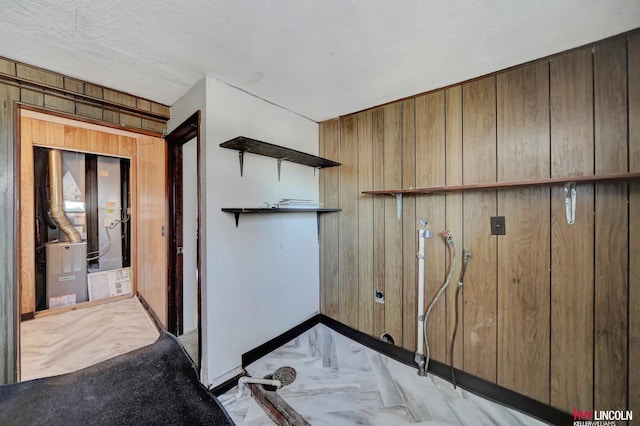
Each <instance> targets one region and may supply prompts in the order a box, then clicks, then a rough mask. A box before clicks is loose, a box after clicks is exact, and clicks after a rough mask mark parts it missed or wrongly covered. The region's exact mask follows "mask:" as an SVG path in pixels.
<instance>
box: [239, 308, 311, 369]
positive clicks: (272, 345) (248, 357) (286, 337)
mask: <svg viewBox="0 0 640 426" xmlns="http://www.w3.org/2000/svg"><path fill="white" fill-rule="evenodd" d="M318 323H320V314H316V315H314V316H312V317H311V318H309V319H308V320H306V321H305V322H303V323H300V324H298V325H297V326H295V327H293V328H292V329H291V330H288V331H285V332H284V333H282V334H280V335H279V336H276V337H274V338H273V339H271V340H269V341H268V342H267V343H263V344H262V345H260V346H258V347H257V348H255V349H252V350H250V351H249V352H246V353H244V354H242V368H244V367H246V366H247V365H249V364H251V363H252V362H255V361H257V360H259V359H260V358H262V357H263V356H265V355H266V354H268V353H269V352H272V351H274V350H275V349H277V348H279V347H280V346H282V345H284V344H285V343H287V342H288V341H290V340H293V339H295V338H296V337H298V336H299V335H301V334H302V333H304V332H305V331H307V330H309V329H311V328H312V327H313V326H315V325H316V324H318Z"/></svg>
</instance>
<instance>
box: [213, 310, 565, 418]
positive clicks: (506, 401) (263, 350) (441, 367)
mask: <svg viewBox="0 0 640 426" xmlns="http://www.w3.org/2000/svg"><path fill="white" fill-rule="evenodd" d="M316 324H324V325H326V326H327V327H329V328H331V329H332V330H334V331H336V332H338V333H340V334H342V335H343V336H346V337H348V338H350V339H352V340H354V341H356V342H358V343H360V344H362V345H364V346H366V347H368V348H370V349H373V350H375V351H378V352H380V353H382V354H384V355H386V356H388V357H390V358H393V359H395V360H396V361H398V362H401V363H403V364H406V365H408V366H411V367H415V368H416V372H417V366H416V363H415V361H414V353H413V352H411V351H408V350H406V349H403V348H401V347H398V346H394V345H391V344H389V343H385V342H383V341H381V340H378V339H376V338H375V337H372V336H370V335H368V334H365V333H363V332H361V331H358V330H355V329H353V328H351V327H349V326H347V325H345V324H343V323H341V322H339V321H336V320H335V319H333V318H331V317H328V316H326V315H324V314H317V315H315V316H313V317H311V318H309V319H308V320H306V321H305V322H303V323H301V324H299V325H297V326H295V327H294V328H292V329H291V330H288V331H286V332H284V333H282V334H280V335H279V336H277V337H275V338H273V339H271V340H269V341H268V342H266V343H264V344H262V345H260V346H258V347H257V348H255V349H252V350H251V351H249V352H247V353H245V354H243V355H242V367H243V368H244V367H246V366H247V365H249V364H251V363H253V362H255V361H257V360H258V359H260V358H262V357H263V356H265V355H266V354H268V353H270V352H272V351H273V350H275V349H276V348H278V347H280V346H282V345H284V344H285V343H287V342H289V341H291V340H293V339H295V338H296V337H298V336H300V335H301V334H302V333H304V332H305V331H307V330H309V329H310V328H312V327H313V326H315V325H316ZM428 372H430V373H433V374H435V375H436V376H438V377H440V378H442V379H444V380H446V381H448V382H452V379H451V370H450V366H449V365H447V364H445V363H442V362H439V361H435V360H430V362H429V367H428ZM454 374H455V376H456V385H457V386H460V387H461V388H462V389H464V390H466V391H469V392H471V393H474V394H476V395H479V396H481V397H483V398H486V399H489V400H491V401H493V402H495V403H498V404H501V405H504V406H507V407H509V408H513V409H514V410H517V411H520V412H522V413H525V414H527V415H530V416H532V417H535V418H537V419H539V420H541V421H544V422H547V423H551V424H557V425H560V424H572V422H573V415H571V414H569V413H565V412H563V411H560V410H558V409H557V408H553V407H551V406H549V405H547V404H543V403H542V402H540V401H536V400H535V399H532V398H529V397H528V396H525V395H522V394H519V393H517V392H514V391H512V390H510V389H507V388H504V387H502V386H500V385H497V384H495V383H492V382H489V381H487V380H484V379H481V378H479V377H476V376H474V375H471V374H469V373H466V372H464V371H462V370H458V369H457V368H454ZM239 377H240V376H238V377H235V378H232V379H230V380H229V381H228V382H225V383H223V384H222V385H220V386H218V387H217V388H215V389H214V390H213V392H214V394H216V395H221V394H223V393H225V392H227V391H228V390H229V389H231V388H232V387H233V386H235V385H236V383H237V381H238V378H239ZM218 392H219V393H218Z"/></svg>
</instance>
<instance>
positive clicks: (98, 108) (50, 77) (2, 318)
mask: <svg viewBox="0 0 640 426" xmlns="http://www.w3.org/2000/svg"><path fill="white" fill-rule="evenodd" d="M18 102H21V103H23V104H27V105H33V106H36V107H40V108H45V109H50V110H53V111H59V112H61V113H65V114H70V115H75V116H77V117H79V118H81V119H84V118H86V119H91V120H94V121H101V122H104V123H105V124H107V125H113V124H120V125H125V126H127V127H129V128H136V129H140V130H145V131H147V132H157V133H161V132H163V131H164V130H165V129H166V120H167V119H168V118H169V113H170V109H169V107H168V106H165V105H161V104H158V103H156V102H152V101H149V100H146V99H142V98H138V97H135V96H131V95H128V94H126V93H121V92H117V91H114V90H110V89H108V88H105V87H101V86H97V85H95V84H91V83H89V82H84V81H80V80H77V79H73V78H70V77H67V76H63V75H60V74H57V73H53V72H49V71H46V70H43V69H39V68H35V67H31V66H29V65H26V64H22V63H19V62H16V61H13V60H10V59H7V58H0V235H2V236H3V238H0V384H4V383H12V382H14V381H15V380H16V377H17V358H18V336H17V335H16V330H17V324H18V321H19V305H18V294H17V293H18V289H17V286H16V282H17V278H18V269H17V267H16V260H17V258H18V253H17V250H16V246H15V244H16V242H17V227H16V225H17V222H18V218H17V216H16V214H15V212H16V209H17V207H18V204H17V202H16V197H17V195H18V191H17V190H16V188H17V186H16V185H17V183H18V178H17V175H16V173H17V172H18V170H17V167H16V165H17V161H16V158H15V157H16V156H15V154H16V152H15V149H14V147H15V138H16V134H17V129H16V103H18Z"/></svg>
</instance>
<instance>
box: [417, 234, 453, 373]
mask: <svg viewBox="0 0 640 426" xmlns="http://www.w3.org/2000/svg"><path fill="white" fill-rule="evenodd" d="M440 235H441V236H442V237H443V238H444V240H445V242H446V243H447V246H448V247H449V250H451V257H452V259H451V264H450V265H449V273H448V274H447V279H446V280H445V282H444V284H442V287H440V290H438V292H437V293H436V295H435V297H434V298H433V301H432V302H431V304H430V305H429V307H428V308H427V312H425V314H424V329H423V330H424V343H425V346H426V348H427V356H426V358H425V370H428V369H429V357H430V355H431V354H430V350H429V337H428V336H427V322H428V321H429V314H430V313H431V310H432V309H433V307H434V306H435V305H436V302H438V299H439V298H440V296H441V295H442V293H443V292H444V291H445V290H446V288H447V287H448V286H449V282H451V274H453V270H454V269H455V268H456V247H455V244H454V243H453V236H452V235H451V233H450V232H449V231H444V232H441V233H440ZM425 374H426V373H425Z"/></svg>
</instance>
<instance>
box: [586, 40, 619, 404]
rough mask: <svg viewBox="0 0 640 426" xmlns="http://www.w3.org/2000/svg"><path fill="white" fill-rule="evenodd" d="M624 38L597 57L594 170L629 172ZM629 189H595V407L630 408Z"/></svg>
mask: <svg viewBox="0 0 640 426" xmlns="http://www.w3.org/2000/svg"><path fill="white" fill-rule="evenodd" d="M626 53H627V52H626V43H625V40H624V39H617V40H612V41H609V42H605V43H601V44H598V45H597V46H596V47H595V50H594V53H593V63H594V113H595V117H594V118H595V171H596V174H598V173H615V172H625V171H627V161H628V160H627V158H628V157H627V154H628V149H627V90H626V87H627V78H626V71H627V64H626ZM627 196H628V193H627V184H626V183H617V184H596V193H595V211H596V222H595V227H596V231H595V248H596V250H595V277H596V282H595V329H594V332H595V336H594V337H595V342H594V344H595V349H594V354H595V357H594V363H595V368H594V372H595V376H594V395H593V397H594V402H593V405H594V406H595V407H615V408H611V409H624V408H625V406H626V404H627V349H628V348H627V338H628V334H627V327H628V318H627V306H628V304H627V297H628V281H627V280H628V261H627V255H628V238H627V232H628V211H627V209H628V205H627Z"/></svg>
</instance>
